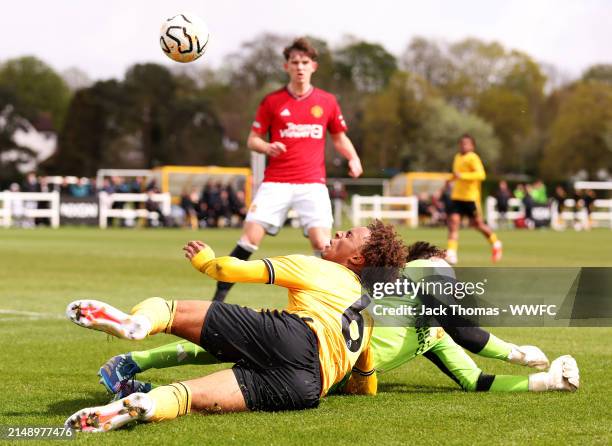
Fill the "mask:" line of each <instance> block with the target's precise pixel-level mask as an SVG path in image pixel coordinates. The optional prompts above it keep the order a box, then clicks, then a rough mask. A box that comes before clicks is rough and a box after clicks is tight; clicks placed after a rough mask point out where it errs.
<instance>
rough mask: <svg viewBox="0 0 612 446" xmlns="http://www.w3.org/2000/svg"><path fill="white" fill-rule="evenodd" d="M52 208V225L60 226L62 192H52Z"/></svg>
mask: <svg viewBox="0 0 612 446" xmlns="http://www.w3.org/2000/svg"><path fill="white" fill-rule="evenodd" d="M51 193H52V194H53V195H52V196H51V209H52V212H53V214H52V215H51V227H52V228H54V229H57V228H59V225H60V194H59V192H58V191H53V192H51Z"/></svg>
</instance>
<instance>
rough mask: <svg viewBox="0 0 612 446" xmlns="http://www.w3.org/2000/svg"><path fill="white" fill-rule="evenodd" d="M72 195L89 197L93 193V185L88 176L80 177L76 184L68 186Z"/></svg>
mask: <svg viewBox="0 0 612 446" xmlns="http://www.w3.org/2000/svg"><path fill="white" fill-rule="evenodd" d="M68 192H69V193H70V196H72V197H75V198H83V197H89V196H90V195H91V187H90V185H89V179H88V178H85V177H83V178H79V179H78V180H77V182H76V183H75V184H71V185H70V187H69V188H68Z"/></svg>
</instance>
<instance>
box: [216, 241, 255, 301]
mask: <svg viewBox="0 0 612 446" xmlns="http://www.w3.org/2000/svg"><path fill="white" fill-rule="evenodd" d="M251 254H253V253H252V252H251V251H247V250H246V249H244V248H243V247H242V246H240V245H236V247H235V248H234V249H233V250H232V252H230V254H229V255H230V256H232V257H236V258H237V259H240V260H248V259H249V257H251ZM233 286H234V284H233V283H229V282H217V291H215V295H214V297H213V300H214V301H217V302H223V301H224V300H225V297H226V296H227V293H229V290H230V289H231V288H232V287H233Z"/></svg>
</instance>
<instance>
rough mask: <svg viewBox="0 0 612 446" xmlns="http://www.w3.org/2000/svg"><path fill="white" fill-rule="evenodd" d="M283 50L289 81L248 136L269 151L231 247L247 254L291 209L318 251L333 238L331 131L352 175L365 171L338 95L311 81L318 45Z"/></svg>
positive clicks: (298, 43)
mask: <svg viewBox="0 0 612 446" xmlns="http://www.w3.org/2000/svg"><path fill="white" fill-rule="evenodd" d="M283 55H284V56H285V60H286V62H285V65H284V69H285V71H286V72H287V74H288V75H289V84H288V85H287V86H286V87H283V88H282V89H280V90H278V91H275V92H273V93H270V94H269V95H267V96H266V97H265V98H264V99H263V101H262V102H261V104H260V105H259V108H258V109H257V114H256V116H255V121H254V122H253V125H252V127H251V133H250V134H249V137H248V141H247V145H248V147H249V148H250V149H251V150H253V151H255V152H259V153H262V154H265V155H267V157H268V165H267V167H266V170H265V174H264V179H263V183H262V184H261V186H260V187H259V189H258V191H257V194H256V195H255V198H254V199H253V202H252V204H251V207H250V209H249V212H248V214H247V216H246V220H245V224H244V229H243V232H242V235H241V236H240V239H239V240H238V242H237V244H236V247H235V248H234V250H233V251H232V252H231V253H230V255H231V256H233V257H237V258H239V259H241V260H247V259H248V258H249V257H250V256H251V254H252V253H253V252H254V251H256V250H257V248H258V247H259V244H260V243H261V241H262V239H263V238H264V236H265V234H266V233H267V234H270V235H275V234H276V233H278V231H279V230H280V228H281V227H282V225H283V223H284V222H285V219H286V218H287V212H288V211H289V210H290V209H293V210H295V211H296V212H297V213H298V215H299V219H300V225H301V226H302V228H303V230H304V234H305V235H307V236H308V238H309V239H310V244H311V245H312V249H313V250H314V251H315V254H317V253H319V252H320V251H321V250H322V249H323V248H324V247H325V245H326V244H327V243H328V241H329V239H330V236H331V227H332V223H333V218H332V209H331V202H330V199H329V193H328V191H327V187H326V185H325V179H326V174H325V136H326V134H327V132H329V134H330V135H331V139H332V142H333V145H334V147H335V149H336V150H337V151H338V152H339V153H340V154H341V155H342V156H344V157H345V158H346V159H347V160H348V167H349V175H350V176H352V177H358V176H360V175H361V173H362V167H361V161H360V160H359V156H358V155H357V152H356V151H355V148H354V147H353V143H352V142H351V140H350V139H349V138H348V137H347V136H346V133H345V132H346V131H347V127H346V123H345V122H344V118H343V117H342V112H341V111H340V106H339V105H338V102H337V101H336V98H335V97H334V96H333V95H332V94H330V93H328V92H326V91H323V90H321V89H319V88H315V87H313V86H312V85H311V83H310V78H311V76H312V74H313V73H314V72H315V71H316V70H317V50H316V49H315V48H313V47H312V45H311V44H310V43H309V42H308V40H306V39H304V38H300V39H296V40H295V41H294V42H293V43H292V44H291V45H290V46H288V47H287V48H285V50H284V52H283ZM266 138H267V140H266ZM232 285H233V284H231V283H228V282H219V283H218V284H217V290H216V292H215V295H214V298H213V299H214V300H219V301H223V300H224V299H225V296H226V295H227V293H228V292H229V290H230V288H231V287H232Z"/></svg>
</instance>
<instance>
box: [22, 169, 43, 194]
mask: <svg viewBox="0 0 612 446" xmlns="http://www.w3.org/2000/svg"><path fill="white" fill-rule="evenodd" d="M21 192H40V185H39V184H38V179H37V178H36V174H35V173H34V172H29V173H28V174H27V175H26V179H25V181H24V182H23V184H22V185H21Z"/></svg>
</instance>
